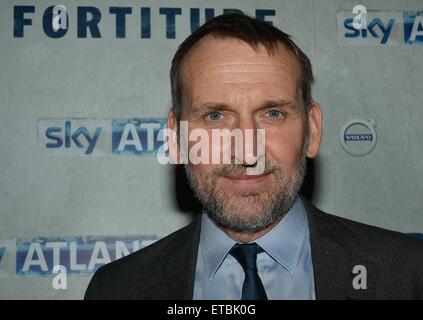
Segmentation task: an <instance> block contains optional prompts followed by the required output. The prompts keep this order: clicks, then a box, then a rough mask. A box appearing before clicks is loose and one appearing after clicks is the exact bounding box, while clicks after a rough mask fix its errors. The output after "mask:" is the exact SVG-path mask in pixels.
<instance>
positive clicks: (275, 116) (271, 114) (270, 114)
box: [267, 110, 283, 119]
mask: <svg viewBox="0 0 423 320" xmlns="http://www.w3.org/2000/svg"><path fill="white" fill-rule="evenodd" d="M267 116H268V117H269V118H271V119H279V118H281V117H282V116H283V114H282V112H280V111H278V110H270V111H268V112H267Z"/></svg>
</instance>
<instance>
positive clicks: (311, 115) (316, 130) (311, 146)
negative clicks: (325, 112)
mask: <svg viewBox="0 0 423 320" xmlns="http://www.w3.org/2000/svg"><path fill="white" fill-rule="evenodd" d="M307 118H308V128H309V129H308V135H309V140H308V148H307V157H309V158H314V157H316V156H317V154H318V153H319V149H320V143H321V141H322V110H321V109H320V105H319V104H318V103H317V102H316V101H313V102H312V103H311V105H310V107H309V111H308V112H307Z"/></svg>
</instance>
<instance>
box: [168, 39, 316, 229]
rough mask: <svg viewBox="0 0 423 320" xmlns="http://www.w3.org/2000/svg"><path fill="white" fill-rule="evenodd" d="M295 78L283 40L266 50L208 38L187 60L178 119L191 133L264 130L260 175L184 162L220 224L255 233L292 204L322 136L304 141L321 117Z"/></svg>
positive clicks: (295, 70)
mask: <svg viewBox="0 0 423 320" xmlns="http://www.w3.org/2000/svg"><path fill="white" fill-rule="evenodd" d="M299 76H300V73H299V66H298V62H297V60H296V58H295V56H294V55H293V54H291V53H290V52H289V51H288V50H287V49H285V48H284V47H283V46H282V45H281V46H279V47H278V49H277V52H276V53H275V54H274V55H269V54H268V52H267V51H266V49H265V48H264V47H262V46H259V47H258V49H257V50H254V49H253V48H251V47H250V45H248V44H247V43H245V42H242V41H239V40H235V39H220V38H215V37H211V36H208V37H206V38H204V39H203V40H201V42H200V43H199V44H198V45H197V46H196V47H195V48H194V49H193V50H192V51H191V52H190V53H189V54H188V56H187V57H186V58H185V60H184V63H183V66H182V80H183V88H184V91H183V108H182V112H181V119H180V120H185V121H188V125H189V132H191V131H192V130H194V129H197V128H202V129H206V130H207V131H208V132H209V136H210V137H211V136H212V135H211V131H212V129H229V130H233V129H241V130H242V131H244V130H246V129H253V130H257V129H264V130H265V163H266V166H265V171H264V173H263V174H261V175H255V176H254V175H253V176H250V175H247V174H246V169H247V167H248V165H247V164H245V163H244V164H225V165H223V164H220V165H216V164H197V165H193V164H188V165H187V166H186V171H187V175H188V178H189V181H190V184H191V186H192V188H193V189H194V191H195V192H196V194H197V196H198V197H199V199H200V200H201V201H202V203H203V205H204V206H205V209H206V210H207V211H208V214H209V215H210V217H211V218H212V219H214V220H215V222H217V223H218V224H220V225H222V226H223V227H226V228H229V229H231V230H234V231H236V232H244V233H254V232H257V231H260V230H263V229H264V228H266V227H268V226H269V225H271V224H273V223H275V222H276V221H279V220H280V219H281V218H282V217H283V215H285V214H286V213H287V211H288V210H289V208H290V207H291V205H292V203H293V200H294V199H295V196H296V195H297V192H298V189H299V187H300V186H301V183H302V181H303V176H304V173H305V159H306V155H308V156H314V155H315V154H317V150H318V146H317V149H316V142H317V140H318V143H317V144H320V136H319V137H317V140H316V137H314V136H313V139H311V140H310V139H309V134H308V133H307V132H309V129H310V130H311V131H313V132H312V133H315V131H316V130H315V129H316V128H315V127H316V126H315V124H316V123H319V121H320V118H319V119H317V121H313V119H311V120H312V121H311V122H310V119H309V118H310V116H309V114H307V113H306V112H305V109H304V105H303V102H302V99H301V92H300V91H299V90H298V84H299ZM313 108H316V105H314V106H313V105H312V109H313ZM317 109H318V112H319V114H318V116H319V117H320V109H319V108H318V105H317ZM313 112H314V113H316V111H313ZM313 112H312V113H313ZM315 120H316V119H315ZM175 122H176V120H175V117H174V114H173V113H171V114H170V120H169V125H170V127H173V128H176V126H175ZM310 124H311V128H310ZM319 131H320V129H319ZM319 134H320V132H319ZM194 143H195V142H190V143H189V146H192V145H193V144H194ZM310 143H311V144H312V146H311V148H310ZM254 144H256V141H254ZM255 148H256V145H254V146H253V150H254V149H255ZM309 149H311V150H309Z"/></svg>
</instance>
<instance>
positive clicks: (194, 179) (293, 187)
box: [185, 141, 308, 233]
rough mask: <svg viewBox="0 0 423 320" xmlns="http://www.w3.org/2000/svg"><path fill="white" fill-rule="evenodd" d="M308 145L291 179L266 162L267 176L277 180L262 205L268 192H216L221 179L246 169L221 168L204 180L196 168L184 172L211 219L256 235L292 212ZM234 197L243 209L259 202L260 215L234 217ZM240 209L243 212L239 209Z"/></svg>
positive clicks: (238, 166) (233, 166)
mask: <svg viewBox="0 0 423 320" xmlns="http://www.w3.org/2000/svg"><path fill="white" fill-rule="evenodd" d="M307 142H308V141H306V142H305V144H304V148H303V152H302V155H301V160H300V163H299V164H298V167H297V170H296V172H295V173H293V174H292V175H291V176H288V175H287V174H286V172H285V171H284V170H283V169H282V168H281V167H280V166H279V165H278V164H277V163H275V162H274V161H271V160H268V159H266V166H265V173H273V174H274V175H275V177H276V178H277V179H276V180H277V185H276V187H275V188H274V190H270V191H267V192H266V195H265V196H266V197H265V199H262V200H261V201H259V200H260V198H259V197H260V196H263V194H264V193H265V192H256V193H254V192H250V193H248V194H247V193H242V192H241V191H239V190H233V191H232V192H231V195H229V197H228V194H224V193H222V192H220V190H217V188H216V185H217V184H216V181H217V178H218V177H222V176H228V175H229V176H230V175H233V176H235V175H238V174H242V173H244V174H245V170H246V168H245V167H244V166H243V165H239V164H230V165H219V166H217V167H216V169H215V170H214V171H213V172H210V173H208V174H207V175H206V176H204V177H201V176H200V177H198V175H197V173H196V172H195V168H194V165H192V164H188V165H186V166H185V170H186V174H187V177H188V181H189V184H190V186H191V188H192V189H193V191H194V192H195V195H196V197H197V198H198V199H199V200H200V202H201V203H202V204H203V206H204V209H205V211H206V212H207V214H208V215H209V217H210V218H211V219H212V220H213V221H214V222H215V223H216V224H218V225H220V226H222V227H225V228H229V229H231V230H233V231H235V232H240V233H256V232H258V231H261V230H263V229H265V228H267V227H268V226H270V225H272V224H274V223H276V222H277V221H279V220H281V219H282V218H283V217H284V216H285V215H286V214H287V213H288V211H289V210H290V209H291V207H292V205H293V203H294V200H295V198H296V197H297V195H298V192H299V190H300V188H301V185H302V183H303V181H304V176H305V173H306V169H307V162H306V155H305V152H306V150H307V146H308V143H307ZM231 196H232V198H231ZM233 196H235V197H240V198H242V199H243V200H244V205H243V207H244V208H253V207H254V205H256V206H257V204H258V203H257V201H259V205H260V206H259V207H257V210H256V211H257V212H259V214H253V215H243V214H234V212H235V211H237V210H234V206H235V204H234V203H233V202H231V200H233ZM237 209H238V211H240V210H241V211H242V209H240V208H237Z"/></svg>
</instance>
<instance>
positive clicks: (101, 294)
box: [84, 219, 198, 300]
mask: <svg viewBox="0 0 423 320" xmlns="http://www.w3.org/2000/svg"><path fill="white" fill-rule="evenodd" d="M196 220H198V219H194V221H193V222H191V223H190V224H189V225H187V226H185V227H183V228H181V229H179V230H177V231H175V232H173V233H171V234H169V235H168V236H166V237H164V238H162V239H160V240H158V241H156V242H154V243H152V244H151V245H149V246H147V247H145V248H143V249H140V250H138V251H136V252H133V253H131V254H129V255H127V256H125V257H122V258H120V259H118V260H115V261H112V262H110V263H108V264H106V265H104V266H101V267H100V268H99V269H98V270H97V271H96V272H95V273H94V275H93V277H92V279H91V281H90V284H89V285H88V288H87V290H86V292H85V296H84V299H86V300H95V299H135V298H136V294H137V292H138V290H139V284H140V283H142V282H143V281H144V279H146V278H148V275H149V274H152V273H154V272H155V271H156V268H157V266H158V265H161V264H163V263H165V261H164V259H167V258H168V257H171V256H172V255H175V254H177V252H178V250H181V249H183V246H181V244H183V243H186V242H187V241H189V240H188V238H189V237H192V234H193V232H195V229H196V227H197V226H196V222H197V221H196Z"/></svg>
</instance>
